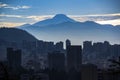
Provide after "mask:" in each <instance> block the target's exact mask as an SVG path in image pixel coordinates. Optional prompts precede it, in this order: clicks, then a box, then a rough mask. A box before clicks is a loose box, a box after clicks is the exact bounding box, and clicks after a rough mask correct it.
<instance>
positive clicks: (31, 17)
mask: <svg viewBox="0 0 120 80" xmlns="http://www.w3.org/2000/svg"><path fill="white" fill-rule="evenodd" d="M52 17H53V16H52V15H45V16H28V17H26V18H29V19H33V20H35V21H41V20H45V19H49V18H52Z"/></svg>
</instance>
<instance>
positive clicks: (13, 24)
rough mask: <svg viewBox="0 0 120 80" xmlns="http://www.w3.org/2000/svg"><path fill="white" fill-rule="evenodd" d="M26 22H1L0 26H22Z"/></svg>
mask: <svg viewBox="0 0 120 80" xmlns="http://www.w3.org/2000/svg"><path fill="white" fill-rule="evenodd" d="M23 24H25V23H16V22H0V27H15V26H20V25H23Z"/></svg>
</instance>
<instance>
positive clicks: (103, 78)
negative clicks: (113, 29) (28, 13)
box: [0, 39, 120, 80]
mask: <svg viewBox="0 0 120 80" xmlns="http://www.w3.org/2000/svg"><path fill="white" fill-rule="evenodd" d="M3 46H4V47H5V46H6V48H5V50H6V51H5V52H6V60H4V61H1V62H0V70H1V71H0V79H1V80H119V79H120V77H119V76H120V57H119V56H120V54H119V53H120V44H114V45H111V44H110V43H109V42H108V41H104V42H97V43H92V41H84V42H83V45H72V44H71V41H70V40H69V39H67V40H66V42H65V49H64V47H63V46H64V43H63V42H62V41H60V42H57V43H56V44H54V42H46V41H41V40H37V41H35V42H30V41H23V42H22V44H21V45H20V44H19V45H18V44H17V43H15V42H14V43H13V42H11V43H10V42H5V41H0V47H3ZM1 51H2V50H1ZM3 52H4V51H3ZM24 52H26V53H25V54H24ZM29 52H30V53H29ZM26 55H27V56H26ZM92 55H94V56H92ZM97 55H98V57H97ZM25 56H26V57H25ZM103 61H104V62H103ZM86 76H87V77H86Z"/></svg>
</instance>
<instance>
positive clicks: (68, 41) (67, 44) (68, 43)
mask: <svg viewBox="0 0 120 80" xmlns="http://www.w3.org/2000/svg"><path fill="white" fill-rule="evenodd" d="M70 45H71V41H70V40H69V39H67V40H66V49H67V46H70Z"/></svg>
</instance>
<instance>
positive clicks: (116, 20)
mask: <svg viewBox="0 0 120 80" xmlns="http://www.w3.org/2000/svg"><path fill="white" fill-rule="evenodd" d="M69 17H71V18H73V19H75V20H76V21H79V22H84V21H94V22H97V23H99V24H111V25H120V13H115V14H95V15H69Z"/></svg>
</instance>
